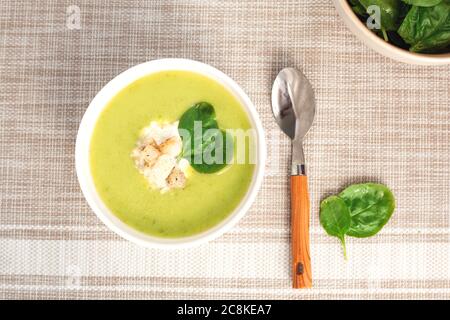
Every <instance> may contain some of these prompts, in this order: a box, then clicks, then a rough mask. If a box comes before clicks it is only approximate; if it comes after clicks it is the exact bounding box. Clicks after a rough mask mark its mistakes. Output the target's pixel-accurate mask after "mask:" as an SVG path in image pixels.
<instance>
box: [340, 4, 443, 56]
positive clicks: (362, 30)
mask: <svg viewBox="0 0 450 320" xmlns="http://www.w3.org/2000/svg"><path fill="white" fill-rule="evenodd" d="M333 2H334V5H335V7H336V9H337V11H338V12H339V14H340V16H341V18H342V19H343V20H344V22H345V23H346V25H347V27H348V28H349V29H350V30H351V31H352V32H353V33H354V34H355V35H356V36H357V37H358V38H359V39H360V40H361V41H362V42H364V43H365V44H366V45H367V46H369V47H370V48H371V49H373V50H375V51H377V52H378V53H380V54H382V55H384V56H387V57H389V58H392V59H394V60H397V61H400V62H405V63H410V64H417V65H445V64H450V53H441V54H429V53H416V52H411V51H408V50H405V49H402V48H399V47H397V46H395V45H393V44H391V43H389V42H386V41H384V40H383V39H381V38H380V37H378V36H377V35H376V34H374V33H373V32H372V31H370V30H369V29H368V28H367V26H366V25H365V24H364V23H363V22H362V21H361V20H359V18H358V16H357V15H356V14H355V13H354V12H353V10H352V8H351V6H350V5H349V3H348V2H347V0H333Z"/></svg>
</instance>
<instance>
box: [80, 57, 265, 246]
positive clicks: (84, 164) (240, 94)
mask: <svg viewBox="0 0 450 320" xmlns="http://www.w3.org/2000/svg"><path fill="white" fill-rule="evenodd" d="M168 70H179V71H191V72H195V73H199V74H202V75H204V76H207V77H209V78H211V79H213V80H215V81H217V82H219V83H221V84H222V85H223V86H224V87H226V88H227V89H228V90H229V91H230V92H231V93H232V94H233V95H234V96H235V97H236V98H237V99H238V100H239V101H240V102H241V104H242V106H243V107H244V108H245V111H246V113H247V114H248V116H249V119H250V122H251V125H252V127H253V128H254V129H255V130H256V140H257V141H256V148H257V152H256V155H257V163H256V166H255V172H254V175H253V180H252V182H251V184H250V187H249V190H248V191H247V194H246V195H245V197H244V198H243V199H242V200H241V202H240V204H239V205H238V207H237V208H236V209H235V210H234V211H233V212H232V213H231V214H230V215H229V216H228V217H227V218H226V219H224V220H223V221H222V222H220V223H219V224H218V225H216V226H214V227H212V228H211V229H209V230H206V231H204V232H203V233H200V234H196V235H194V236H190V237H184V238H159V237H154V236H150V235H147V234H144V233H142V232H139V231H137V230H135V229H133V228H131V227H130V226H128V225H126V224H125V223H123V222H122V221H121V220H120V219H119V218H117V217H116V216H115V215H114V214H113V213H112V212H111V211H110V210H109V209H108V208H107V207H106V205H105V204H104V203H103V201H102V200H101V198H100V197H99V195H98V193H97V191H96V189H95V186H94V182H93V179H92V176H91V170H90V166H89V145H90V141H91V136H92V132H93V130H94V127H95V124H96V121H97V119H98V117H99V115H100V113H101V112H102V110H103V109H104V108H105V106H106V105H107V103H108V102H109V101H110V100H111V99H112V98H113V97H114V96H115V95H116V94H117V93H118V92H119V91H120V90H122V89H123V88H125V87H126V86H128V85H129V84H131V83H132V82H134V81H135V80H137V79H139V78H141V77H143V76H147V75H149V74H152V73H156V72H160V71H168ZM265 159H266V144H265V141H264V132H263V128H262V124H261V121H260V119H259V116H258V114H257V112H256V108H255V106H254V105H253V103H252V102H251V101H250V99H249V98H248V96H247V95H246V94H245V93H244V91H243V90H242V89H241V88H240V87H239V85H238V84H237V83H236V82H234V81H233V80H232V79H231V78H229V77H228V76H227V75H225V74H224V73H222V72H221V71H219V70H217V69H215V68H213V67H211V66H209V65H206V64H204V63H200V62H197V61H192V60H186V59H161V60H153V61H149V62H146V63H143V64H140V65H137V66H135V67H132V68H131V69H128V70H126V71H125V72H123V73H121V74H119V75H118V76H117V77H115V78H114V79H113V80H111V81H110V82H109V83H108V84H107V85H106V86H104V87H103V89H101V90H100V92H99V93H98V94H97V95H96V96H95V98H94V99H93V100H92V102H91V104H90V105H89V107H88V108H87V110H86V113H85V114H84V116H83V119H82V120H81V124H80V128H79V130H78V135H77V142H76V150H75V162H76V171H77V176H78V181H79V183H80V186H81V190H82V192H83V194H84V197H85V198H86V200H87V202H88V204H89V206H90V207H91V208H92V210H93V211H94V212H95V214H96V215H97V216H98V217H99V218H100V220H101V221H103V223H104V224H106V225H107V226H108V227H109V228H110V229H111V230H113V231H114V232H116V233H117V234H118V235H120V236H122V237H123V238H125V239H127V240H130V241H132V242H134V243H136V244H139V245H142V246H146V247H157V248H181V247H189V246H193V245H197V244H200V243H204V242H207V241H209V240H212V239H214V238H217V237H218V236H220V235H222V234H223V233H224V232H226V231H227V230H229V229H230V228H231V227H232V226H233V225H234V224H236V223H237V222H238V221H239V219H241V218H242V217H243V216H244V214H245V213H246V211H247V210H248V209H249V207H250V205H251V204H252V203H253V201H254V200H255V197H256V194H257V193H258V190H259V188H260V186H261V182H262V179H263V176H264V166H265Z"/></svg>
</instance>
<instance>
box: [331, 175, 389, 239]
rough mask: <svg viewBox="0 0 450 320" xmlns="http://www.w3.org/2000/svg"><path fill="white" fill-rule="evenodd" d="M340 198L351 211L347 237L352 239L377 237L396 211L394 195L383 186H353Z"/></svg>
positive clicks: (371, 184)
mask: <svg viewBox="0 0 450 320" xmlns="http://www.w3.org/2000/svg"><path fill="white" fill-rule="evenodd" d="M339 197H340V198H341V199H342V200H343V201H344V202H345V204H346V205H347V207H348V208H349V211H350V217H351V223H350V228H349V229H348V231H347V235H349V236H352V237H358V238H365V237H370V236H373V235H375V234H376V233H378V231H380V230H381V228H383V226H384V225H385V224H386V223H387V222H388V221H389V218H390V217H391V216H392V213H393V212H394V209H395V199H394V195H393V194H392V192H391V191H390V190H389V189H388V188H387V187H386V186H384V185H382V184H376V183H363V184H355V185H351V186H349V187H348V188H346V189H345V190H344V191H342V192H341V193H340V194H339Z"/></svg>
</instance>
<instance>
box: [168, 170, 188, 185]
mask: <svg viewBox="0 0 450 320" xmlns="http://www.w3.org/2000/svg"><path fill="white" fill-rule="evenodd" d="M166 181H167V184H168V186H169V188H179V189H182V188H184V186H185V185H186V176H185V175H184V173H183V171H181V170H180V169H178V168H177V167H175V168H173V170H172V172H171V173H170V174H169V176H168V177H167V179H166Z"/></svg>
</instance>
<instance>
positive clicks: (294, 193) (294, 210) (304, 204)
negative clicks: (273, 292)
mask: <svg viewBox="0 0 450 320" xmlns="http://www.w3.org/2000/svg"><path fill="white" fill-rule="evenodd" d="M309 216H310V211H309V195H308V178H307V177H306V176H291V242H292V271H293V272H292V275H293V287H294V288H311V286H312V275H311V257H310V255H309Z"/></svg>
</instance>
